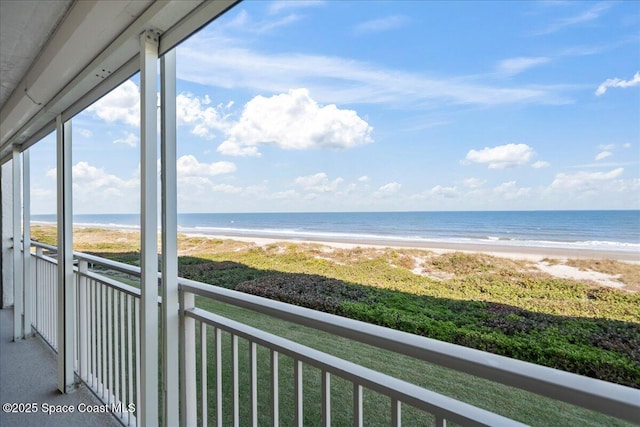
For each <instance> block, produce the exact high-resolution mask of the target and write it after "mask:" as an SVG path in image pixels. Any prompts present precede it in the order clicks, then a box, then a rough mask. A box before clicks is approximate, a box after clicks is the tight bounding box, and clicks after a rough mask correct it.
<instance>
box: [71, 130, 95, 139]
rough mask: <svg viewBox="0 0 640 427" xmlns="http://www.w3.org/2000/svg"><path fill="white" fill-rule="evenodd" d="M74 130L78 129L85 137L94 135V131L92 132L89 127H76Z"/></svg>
mask: <svg viewBox="0 0 640 427" xmlns="http://www.w3.org/2000/svg"><path fill="white" fill-rule="evenodd" d="M74 130H75V131H77V132H78V133H79V134H80V136H82V137H84V138H91V137H92V136H93V132H91V131H90V130H89V129H84V128H75V129H74Z"/></svg>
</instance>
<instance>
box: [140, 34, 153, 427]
mask: <svg viewBox="0 0 640 427" xmlns="http://www.w3.org/2000/svg"><path fill="white" fill-rule="evenodd" d="M157 78H158V36H157V35H156V34H155V33H153V32H152V31H146V32H144V33H142V34H141V35H140V151H141V152H140V171H141V174H140V177H141V180H142V182H141V185H140V191H141V194H140V200H141V205H142V206H141V212H140V213H141V218H140V220H141V221H140V231H141V238H142V241H141V245H140V257H141V259H140V267H141V273H142V275H141V278H140V288H141V305H140V319H141V323H140V337H141V341H140V344H141V345H140V355H141V357H142V359H141V360H142V361H143V362H142V364H141V372H140V396H138V406H139V408H138V410H139V412H138V415H139V416H140V425H141V426H156V425H158V217H157V215H158V194H157V192H158V176H157V173H158V172H157V168H158V166H157V165H158V161H157V159H158V147H157V144H158V130H157V126H158V116H157V114H158V113H157V109H158V107H157V106H158V100H157V90H158V89H157V86H158V84H157Z"/></svg>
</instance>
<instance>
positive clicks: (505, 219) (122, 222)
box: [32, 210, 640, 253]
mask: <svg viewBox="0 0 640 427" xmlns="http://www.w3.org/2000/svg"><path fill="white" fill-rule="evenodd" d="M32 221H34V222H41V223H51V222H55V215H33V216H32ZM139 223H140V218H139V216H138V215H132V214H111V215H109V214H107V215H102V214H101V215H76V216H74V224H76V225H95V226H108V227H131V228H137V227H138V226H139ZM178 227H179V231H181V232H194V233H205V234H206V233H208V234H221V235H229V236H260V237H278V238H291V239H301V240H302V239H325V240H335V241H341V240H345V241H363V242H364V241H375V242H380V243H385V242H393V241H402V242H407V243H411V242H416V243H428V242H442V243H472V244H491V245H496V244H498V245H506V246H510V245H515V246H532V247H557V248H573V249H596V250H616V251H636V252H639V253H640V211H637V210H633V211H495V212H490V211H482V212H344V213H337V212H336V213H235V214H232V213H225V214H222V213H212V214H179V215H178Z"/></svg>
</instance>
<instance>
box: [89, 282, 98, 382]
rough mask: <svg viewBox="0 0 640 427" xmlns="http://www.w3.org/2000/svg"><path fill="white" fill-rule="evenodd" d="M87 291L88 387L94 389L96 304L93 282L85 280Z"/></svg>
mask: <svg viewBox="0 0 640 427" xmlns="http://www.w3.org/2000/svg"><path fill="white" fill-rule="evenodd" d="M87 286H88V289H87V291H88V293H89V387H91V388H92V389H93V390H95V380H96V329H95V328H96V304H95V298H96V293H95V284H94V282H93V280H91V279H88V280H87Z"/></svg>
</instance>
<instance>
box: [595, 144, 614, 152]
mask: <svg viewBox="0 0 640 427" xmlns="http://www.w3.org/2000/svg"><path fill="white" fill-rule="evenodd" d="M615 148H616V144H600V145H598V149H599V150H602V151H611V150H613V149H615Z"/></svg>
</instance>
